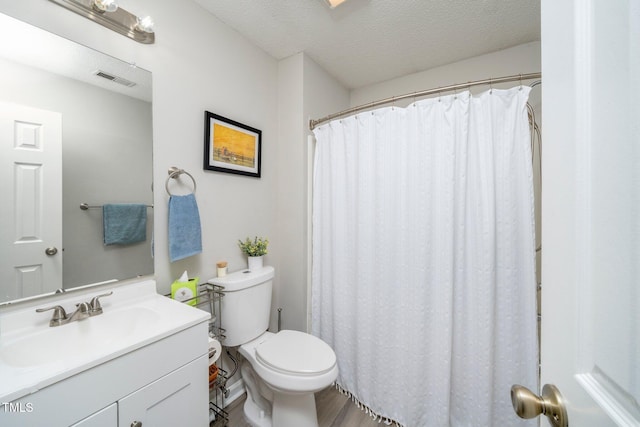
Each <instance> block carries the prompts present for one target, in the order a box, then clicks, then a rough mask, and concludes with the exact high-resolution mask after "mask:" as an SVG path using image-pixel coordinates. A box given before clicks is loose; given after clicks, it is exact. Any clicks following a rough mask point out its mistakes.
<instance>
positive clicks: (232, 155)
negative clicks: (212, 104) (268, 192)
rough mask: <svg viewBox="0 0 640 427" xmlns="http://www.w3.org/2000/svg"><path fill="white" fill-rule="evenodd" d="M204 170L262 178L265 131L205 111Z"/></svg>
mask: <svg viewBox="0 0 640 427" xmlns="http://www.w3.org/2000/svg"><path fill="white" fill-rule="evenodd" d="M204 122H205V125H204V169H205V170H211V171H217V172H225V173H233V174H237V175H245V176H252V177H255V178H260V175H261V160H262V131H261V130H259V129H255V128H252V127H251V126H247V125H244V124H242V123H240V122H236V121H235V120H231V119H228V118H226V117H222V116H220V115H218V114H214V113H212V112H210V111H205V112H204Z"/></svg>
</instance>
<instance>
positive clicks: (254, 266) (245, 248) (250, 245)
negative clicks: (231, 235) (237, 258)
mask: <svg viewBox="0 0 640 427" xmlns="http://www.w3.org/2000/svg"><path fill="white" fill-rule="evenodd" d="M268 244H269V240H268V239H263V238H262V237H257V236H256V237H255V238H254V239H253V240H251V239H250V238H248V237H247V238H246V239H245V240H244V241H242V240H238V247H240V250H242V252H243V253H244V254H245V255H247V261H248V262H247V263H248V266H249V270H251V271H253V270H259V269H261V268H262V265H263V256H264V255H266V253H267V245H268Z"/></svg>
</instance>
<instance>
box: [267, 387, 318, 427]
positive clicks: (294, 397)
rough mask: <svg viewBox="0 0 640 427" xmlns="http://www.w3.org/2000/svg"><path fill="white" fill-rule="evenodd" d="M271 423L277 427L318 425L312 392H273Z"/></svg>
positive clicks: (311, 426)
mask: <svg viewBox="0 0 640 427" xmlns="http://www.w3.org/2000/svg"><path fill="white" fill-rule="evenodd" d="M272 418H273V425H274V426H278V427H318V414H317V412H316V398H315V394H314V393H305V394H287V393H279V392H274V393H273V414H272Z"/></svg>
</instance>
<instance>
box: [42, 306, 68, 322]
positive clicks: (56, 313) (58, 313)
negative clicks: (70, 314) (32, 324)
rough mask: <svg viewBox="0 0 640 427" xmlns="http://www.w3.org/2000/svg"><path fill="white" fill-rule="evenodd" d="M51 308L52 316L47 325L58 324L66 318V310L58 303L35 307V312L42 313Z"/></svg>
mask: <svg viewBox="0 0 640 427" xmlns="http://www.w3.org/2000/svg"><path fill="white" fill-rule="evenodd" d="M49 310H53V317H52V318H51V321H50V322H49V326H60V325H62V324H63V323H64V321H65V320H67V312H66V311H64V308H62V306H60V305H54V306H53V307H46V308H37V309H36V313H42V312H45V311H49Z"/></svg>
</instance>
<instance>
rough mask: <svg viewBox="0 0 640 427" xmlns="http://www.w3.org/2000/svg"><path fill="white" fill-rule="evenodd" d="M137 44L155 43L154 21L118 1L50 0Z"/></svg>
mask: <svg viewBox="0 0 640 427" xmlns="http://www.w3.org/2000/svg"><path fill="white" fill-rule="evenodd" d="M49 1H51V2H53V3H56V4H57V5H60V6H62V7H64V8H66V9H69V10H71V11H73V12H75V13H77V14H79V15H82V16H84V17H85V18H87V19H90V20H92V21H94V22H97V23H98V24H100V25H102V26H104V27H107V28H109V29H110V30H113V31H115V32H117V33H119V34H122V35H124V36H127V37H129V38H131V39H133V40H135V41H137V42H140V43H144V44H152V43H154V42H155V33H154V32H153V20H152V19H151V17H149V16H145V17H138V16H136V15H134V14H132V13H130V12H128V11H127V10H125V9H123V8H121V7H119V6H118V3H117V2H116V0H49Z"/></svg>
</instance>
